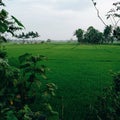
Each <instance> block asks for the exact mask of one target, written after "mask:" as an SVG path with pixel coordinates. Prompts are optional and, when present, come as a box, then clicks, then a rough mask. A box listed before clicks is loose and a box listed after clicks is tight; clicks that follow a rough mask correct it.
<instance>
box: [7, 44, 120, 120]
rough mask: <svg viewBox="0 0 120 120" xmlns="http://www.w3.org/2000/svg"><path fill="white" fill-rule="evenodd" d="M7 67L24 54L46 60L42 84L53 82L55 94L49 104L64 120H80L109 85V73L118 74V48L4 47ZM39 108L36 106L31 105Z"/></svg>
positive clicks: (46, 45)
mask: <svg viewBox="0 0 120 120" xmlns="http://www.w3.org/2000/svg"><path fill="white" fill-rule="evenodd" d="M6 50H7V52H8V58H9V62H10V64H11V65H15V66H18V60H17V58H18V56H19V55H22V54H23V53H24V52H29V53H32V54H33V55H38V54H42V55H45V56H47V57H48V61H46V62H45V64H46V65H47V66H48V67H49V68H50V69H51V70H50V72H48V74H47V78H48V80H46V82H48V81H49V82H51V81H52V82H54V83H55V84H57V86H58V91H57V92H58V93H57V96H56V98H55V100H53V101H52V104H53V105H54V107H55V109H56V111H59V113H60V117H61V116H62V117H63V118H64V120H73V119H75V120H82V118H83V117H84V116H85V111H86V105H89V104H93V103H94V101H95V100H96V98H97V96H98V95H100V94H102V90H103V88H104V87H107V86H109V85H110V84H111V83H112V77H111V75H110V71H111V70H113V71H119V68H120V66H119V62H120V56H119V54H120V47H119V46H118V45H111V46H110V45H76V44H52V43H51V44H35V45H7V46H6ZM34 107H35V108H36V109H37V108H38V107H39V106H38V103H36V105H35V106H34Z"/></svg>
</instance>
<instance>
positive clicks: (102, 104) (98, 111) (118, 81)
mask: <svg viewBox="0 0 120 120" xmlns="http://www.w3.org/2000/svg"><path fill="white" fill-rule="evenodd" d="M119 119H120V72H118V73H114V75H113V84H112V86H110V87H108V88H105V89H104V90H103V94H102V95H101V96H99V97H98V99H97V101H96V103H95V105H94V106H92V105H90V109H89V112H88V114H87V115H86V118H85V120H119Z"/></svg>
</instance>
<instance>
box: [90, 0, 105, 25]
mask: <svg viewBox="0 0 120 120" xmlns="http://www.w3.org/2000/svg"><path fill="white" fill-rule="evenodd" d="M91 1H92V3H93V5H94V7H95V9H96V11H97V16H98V18H99V19H100V20H101V22H102V23H103V24H104V25H105V26H107V24H106V23H105V22H104V20H103V19H102V17H101V16H100V12H99V10H98V8H97V7H96V3H95V2H94V1H93V0H91Z"/></svg>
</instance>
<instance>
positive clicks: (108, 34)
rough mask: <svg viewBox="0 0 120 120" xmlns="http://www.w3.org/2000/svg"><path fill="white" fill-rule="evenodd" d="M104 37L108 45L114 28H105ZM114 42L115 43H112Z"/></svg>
mask: <svg viewBox="0 0 120 120" xmlns="http://www.w3.org/2000/svg"><path fill="white" fill-rule="evenodd" d="M103 35H104V42H105V43H108V42H110V41H111V37H112V26H111V25H109V26H105V29H104V31H103ZM111 42H113V41H111Z"/></svg>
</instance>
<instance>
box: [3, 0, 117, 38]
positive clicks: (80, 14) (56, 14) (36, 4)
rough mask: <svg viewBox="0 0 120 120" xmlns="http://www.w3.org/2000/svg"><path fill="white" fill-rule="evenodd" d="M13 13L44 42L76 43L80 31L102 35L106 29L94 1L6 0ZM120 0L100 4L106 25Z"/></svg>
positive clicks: (102, 1)
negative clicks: (76, 33)
mask: <svg viewBox="0 0 120 120" xmlns="http://www.w3.org/2000/svg"><path fill="white" fill-rule="evenodd" d="M4 1H5V3H6V6H7V10H9V13H10V14H12V15H14V16H15V17H17V18H18V19H19V20H20V21H21V22H22V23H23V24H24V25H25V27H26V31H37V32H38V33H39V34H40V35H41V38H40V39H44V40H46V39H52V40H69V39H71V38H73V39H74V37H73V33H74V31H75V30H76V29H78V28H82V29H84V30H86V29H87V28H88V27H89V26H94V27H95V28H96V29H98V30H100V31H102V30H103V28H104V25H103V24H102V23H101V21H100V20H99V19H98V17H97V15H96V11H95V9H94V7H93V5H92V2H91V0H4ZM116 1H117V0H96V2H97V7H98V8H99V10H100V14H101V16H102V17H103V18H104V20H105V21H106V23H108V24H109V22H110V21H108V20H106V17H105V15H106V13H107V12H108V11H109V10H110V9H111V8H112V3H113V2H116Z"/></svg>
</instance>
